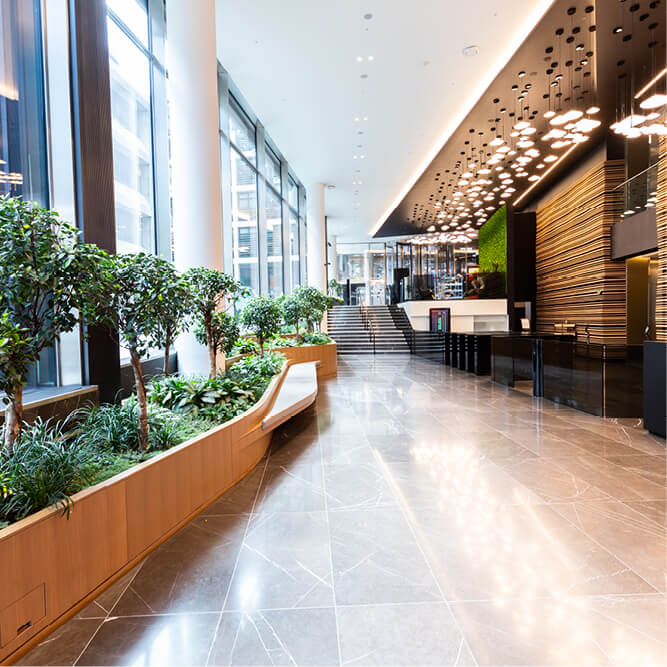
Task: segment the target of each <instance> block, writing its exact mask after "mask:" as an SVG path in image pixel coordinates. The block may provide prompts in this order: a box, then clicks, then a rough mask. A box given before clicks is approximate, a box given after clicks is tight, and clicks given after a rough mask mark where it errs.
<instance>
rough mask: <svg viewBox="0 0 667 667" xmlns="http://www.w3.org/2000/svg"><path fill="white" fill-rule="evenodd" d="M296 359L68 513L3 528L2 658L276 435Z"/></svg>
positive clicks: (170, 527) (246, 464)
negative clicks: (217, 420)
mask: <svg viewBox="0 0 667 667" xmlns="http://www.w3.org/2000/svg"><path fill="white" fill-rule="evenodd" d="M289 365H290V364H289V363H287V364H285V365H284V367H283V369H282V370H281V372H280V373H279V374H278V375H277V376H276V377H275V378H274V379H273V380H272V381H271V383H270V384H269V386H268V388H267V390H266V391H265V392H264V395H263V396H262V398H261V399H260V400H259V401H258V402H257V403H256V404H255V405H254V406H253V407H252V408H250V409H249V410H248V411H247V412H245V413H244V414H242V415H239V416H238V417H235V418H234V419H232V420H230V421H228V422H226V423H225V424H222V425H221V426H218V427H217V428H214V429H212V430H210V431H207V432H206V433H204V434H202V435H199V436H197V437H196V438H193V439H192V440H189V441H188V442H185V443H183V444H181V445H178V446H177V447H174V448H172V449H170V450H168V451H166V452H164V453H163V454H159V455H157V456H155V457H154V458H152V459H150V460H148V461H145V462H144V463H140V464H139V465H137V466H135V467H133V468H130V469H129V470H126V471H125V472H123V473H120V474H119V475H116V476H115V477H112V478H110V479H108V480H106V481H104V482H101V483H100V484H96V485H95V486H91V487H89V488H87V489H84V490H83V491H80V492H79V493H77V494H75V495H74V496H73V497H72V507H71V510H70V516H69V519H67V518H66V517H64V516H63V515H62V512H61V511H60V510H56V509H54V508H47V509H44V510H42V511H40V512H37V513H36V514H33V515H31V516H29V517H27V518H26V519H23V520H22V521H18V522H16V523H14V524H12V525H10V526H8V527H7V528H4V529H3V530H0V564H1V567H0V661H3V662H4V660H6V659H7V658H8V657H9V656H11V658H12V659H15V658H17V657H18V655H19V653H23V652H25V650H27V647H25V646H24V645H25V644H26V643H27V642H30V645H32V644H34V641H30V640H31V639H32V640H35V641H36V640H37V636H38V635H40V636H41V635H44V634H46V632H44V631H45V630H47V629H48V631H50V630H52V629H53V627H55V626H56V625H57V624H59V623H60V622H63V621H64V620H66V619H67V618H69V617H70V616H71V615H72V614H74V613H75V612H76V611H78V609H80V608H81V607H83V606H84V605H85V604H87V603H88V602H89V601H90V600H91V599H92V598H93V597H95V596H96V595H98V594H99V593H100V592H101V591H102V590H104V589H105V588H106V587H108V586H109V585H110V584H111V583H113V582H114V581H115V580H116V579H118V577H120V576H122V575H123V574H124V573H125V572H126V571H128V570H129V569H130V568H131V567H133V566H134V565H135V564H136V563H137V562H139V561H140V560H141V559H142V558H144V557H145V556H146V555H148V554H149V553H150V552H151V551H153V550H154V549H155V548H156V547H157V546H159V545H160V544H161V543H162V542H164V541H165V540H166V539H167V538H168V537H170V536H171V535H172V534H173V533H175V532H176V531H177V530H178V529H179V528H181V527H182V526H183V525H184V524H185V523H187V522H188V521H189V520H190V519H192V518H193V517H194V516H195V515H196V514H198V513H199V512H201V511H202V510H203V509H205V508H206V507H207V506H208V505H210V504H211V503H212V502H213V501H215V500H216V499H217V498H219V497H220V496H221V495H222V494H223V493H224V492H225V491H227V490H228V489H229V488H230V487H231V486H233V485H234V484H236V483H237V482H238V481H239V480H240V479H242V478H243V477H244V476H245V475H246V474H247V473H248V472H250V470H252V469H253V468H254V467H255V466H256V465H257V463H258V462H259V461H260V460H261V458H262V457H263V456H264V454H265V452H266V450H267V448H268V445H269V442H270V440H271V431H270V430H269V431H263V430H262V419H263V418H264V417H265V416H266V414H267V413H268V412H269V410H270V409H271V407H272V405H273V402H274V400H275V398H276V396H277V394H278V391H279V389H280V386H281V384H282V382H283V380H284V378H285V375H286V373H287V368H288V366H289ZM22 647H23V648H22ZM12 654H14V655H12Z"/></svg>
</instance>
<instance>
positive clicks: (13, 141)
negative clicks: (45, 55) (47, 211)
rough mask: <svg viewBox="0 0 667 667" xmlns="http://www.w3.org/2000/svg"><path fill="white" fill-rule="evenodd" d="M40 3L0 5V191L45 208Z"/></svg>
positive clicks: (14, 0) (11, 0)
mask: <svg viewBox="0 0 667 667" xmlns="http://www.w3.org/2000/svg"><path fill="white" fill-rule="evenodd" d="M40 5H41V3H40V2H39V1H38V0H34V1H33V2H30V1H28V2H24V1H23V0H8V1H7V2H4V1H3V2H2V4H0V47H1V48H0V193H2V194H8V195H12V196H23V197H25V198H26V199H31V200H33V201H36V202H38V203H39V204H40V205H42V206H48V203H49V197H48V173H47V152H46V127H45V124H44V113H45V103H44V88H43V73H42V72H43V70H42V45H41V19H40Z"/></svg>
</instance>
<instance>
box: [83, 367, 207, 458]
mask: <svg viewBox="0 0 667 667" xmlns="http://www.w3.org/2000/svg"><path fill="white" fill-rule="evenodd" d="M172 379H177V378H173V377H172V376H168V378H166V379H165V382H169V381H170V380H172ZM138 411H139V406H138V404H137V401H136V399H135V398H134V397H131V398H129V399H127V400H126V401H124V402H123V403H122V404H120V405H111V404H105V405H100V406H90V407H87V408H82V409H80V410H78V411H77V412H76V413H74V416H75V417H76V418H77V419H78V420H80V423H79V427H78V437H79V438H80V439H81V440H83V441H84V442H85V443H86V444H87V445H88V446H89V448H91V450H92V449H95V450H96V451H98V452H103V451H104V450H110V451H112V452H116V453H124V452H139V451H148V450H151V451H156V450H164V449H169V448H171V447H174V446H175V445H179V444H180V443H181V442H185V441H186V440H188V439H190V438H192V437H194V436H195V435H197V434H198V433H202V432H203V431H205V430H207V429H208V428H210V424H208V423H206V422H203V421H199V422H197V421H193V420H190V419H187V418H185V417H184V416H182V415H180V416H179V415H175V414H173V413H171V412H169V411H168V410H163V409H160V408H159V407H153V406H151V408H150V409H148V425H149V430H148V434H149V435H148V447H147V448H145V449H144V448H142V447H141V446H140V444H139V439H138V437H137V429H136V423H137V415H138Z"/></svg>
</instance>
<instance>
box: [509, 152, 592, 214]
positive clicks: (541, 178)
mask: <svg viewBox="0 0 667 667" xmlns="http://www.w3.org/2000/svg"><path fill="white" fill-rule="evenodd" d="M579 145H580V144H574V145H573V146H570V148H569V149H568V150H566V151H565V153H563V154H562V155H561V156H560V157H559V158H558V159H557V160H556V161H555V162H554V163H553V164H552V165H551V166H550V167H549V168H548V169H547V170H546V171H545V172H544V173H543V174H542V176H540V178H539V180H537V181H534V182H533V184H532V185H531V186H530V187H529V188H528V189H527V190H526V191H525V192H524V193H523V194H522V195H521V196H520V197H519V198H518V199H515V200H514V201H513V202H512V206H516V205H517V204H518V203H519V202H520V201H521V200H522V199H523V198H524V197H525V196H526V195H527V194H528V193H529V192H530V191H531V190H532V189H533V188H534V187H535V186H536V185H537V184H538V183H541V182H542V180H543V179H544V178H545V177H546V176H548V175H549V174H550V173H551V172H552V171H553V170H554V169H555V168H556V167H557V166H558V165H559V164H560V163H561V162H562V161H563V160H564V159H565V158H566V157H567V156H568V155H569V154H570V153H571V152H572V151H573V150H574V149H575V148H576V147H577V146H579Z"/></svg>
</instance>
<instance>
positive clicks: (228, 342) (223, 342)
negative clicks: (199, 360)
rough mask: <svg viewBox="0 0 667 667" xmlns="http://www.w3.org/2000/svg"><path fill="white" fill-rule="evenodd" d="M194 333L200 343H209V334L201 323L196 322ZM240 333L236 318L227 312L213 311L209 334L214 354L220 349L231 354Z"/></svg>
mask: <svg viewBox="0 0 667 667" xmlns="http://www.w3.org/2000/svg"><path fill="white" fill-rule="evenodd" d="M194 333H195V338H196V339H197V340H198V341H199V342H200V343H201V344H202V345H209V338H208V336H209V334H207V332H206V329H204V326H203V325H202V324H201V323H198V324H197V326H196V328H195V332H194ZM240 335H241V327H240V326H239V321H238V318H236V317H234V316H233V315H230V314H229V313H213V316H212V317H211V330H210V336H211V342H212V344H213V347H214V348H215V353H216V354H217V353H218V352H221V351H224V353H225V354H231V351H232V350H233V349H234V346H235V345H236V342H237V341H238V339H239V336H240Z"/></svg>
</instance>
